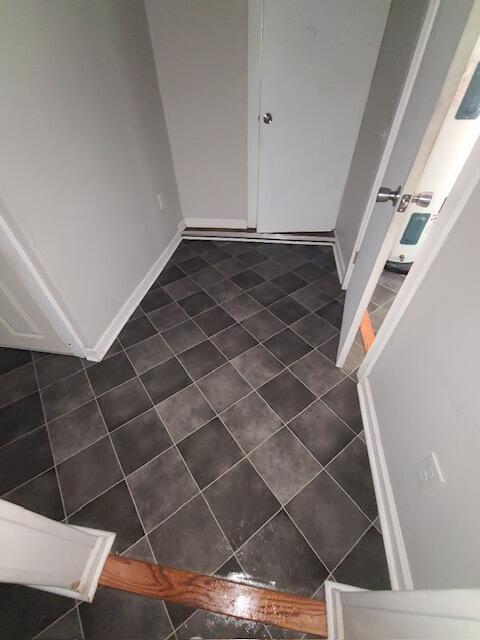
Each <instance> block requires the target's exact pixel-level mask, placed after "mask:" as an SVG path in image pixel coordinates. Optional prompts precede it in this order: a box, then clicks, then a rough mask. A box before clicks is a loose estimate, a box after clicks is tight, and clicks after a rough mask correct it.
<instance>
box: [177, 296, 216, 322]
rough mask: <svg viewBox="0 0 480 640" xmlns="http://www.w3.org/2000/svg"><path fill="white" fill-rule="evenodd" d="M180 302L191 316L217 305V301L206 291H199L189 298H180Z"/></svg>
mask: <svg viewBox="0 0 480 640" xmlns="http://www.w3.org/2000/svg"><path fill="white" fill-rule="evenodd" d="M178 304H179V305H180V306H181V307H182V309H183V310H184V311H186V312H187V313H188V315H189V316H190V317H193V316H197V315H198V314H199V313H202V311H206V310H207V309H211V308H212V307H214V306H215V305H216V302H215V300H214V299H213V298H211V297H210V296H209V295H208V294H207V293H205V291H198V292H197V293H194V294H192V295H191V296H188V297H187V298H183V300H179V301H178Z"/></svg>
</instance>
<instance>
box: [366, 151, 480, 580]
mask: <svg viewBox="0 0 480 640" xmlns="http://www.w3.org/2000/svg"><path fill="white" fill-rule="evenodd" d="M472 157H473V161H472V164H471V165H470V167H469V170H468V171H469V173H470V174H472V173H473V174H476V186H475V188H474V190H473V192H472V194H471V195H470V196H469V197H468V198H467V199H466V204H465V208H464V209H463V212H462V213H461V216H460V218H459V220H458V221H457V222H456V224H455V226H454V228H453V230H452V232H451V233H450V235H449V236H448V239H447V241H446V242H445V244H444V245H443V246H442V248H441V250H440V252H439V254H438V255H437V257H436V258H435V259H434V261H433V264H432V266H431V268H430V270H429V271H428V273H427V275H426V276H425V278H424V280H423V281H422V283H421V284H420V286H419V288H418V290H417V291H416V293H415V295H414V297H413V299H412V301H411V303H410V305H409V306H408V308H407V310H406V312H405V314H404V315H403V316H402V318H401V320H400V322H399V324H398V325H397V327H396V328H395V329H394V331H393V334H392V336H391V338H390V340H389V342H388V343H387V345H386V346H385V348H384V350H383V352H382V353H381V355H380V357H379V360H378V361H377V362H376V364H375V365H374V367H373V369H372V371H371V372H370V374H369V376H368V379H369V382H370V385H371V389H372V393H373V397H374V399H375V411H376V414H377V419H378V423H379V429H380V434H381V439H382V443H383V447H384V451H385V456H386V461H387V465H388V470H389V474H390V479H391V482H392V488H393V494H394V498H395V503H396V507H397V510H398V516H399V521H400V525H401V530H402V533H403V537H404V541H405V547H406V552H407V556H408V560H409V564H410V569H411V573H412V578H413V584H414V587H415V588H416V589H421V588H459V587H472V588H473V587H475V588H478V585H479V576H480V555H479V552H478V541H479V539H480V509H479V486H480V465H479V452H480V428H479V426H480V418H479V416H480V400H479V389H478V378H479V376H478V372H479V365H480V349H479V341H478V328H479V326H480V296H479V295H478V237H479V234H480V217H479V215H478V213H479V209H480V172H479V170H478V167H479V162H480V144H477V146H476V150H475V151H474V152H473V153H472ZM461 180H462V183H461V184H458V185H457V186H456V187H454V190H453V191H452V193H451V194H450V196H449V200H447V203H446V205H445V207H444V210H443V211H442V213H441V214H440V215H441V216H448V215H449V211H450V209H449V203H450V205H451V203H453V202H456V201H459V200H460V201H461V200H462V199H463V198H464V197H465V196H464V194H467V193H468V191H467V187H468V186H469V180H468V174H467V178H466V179H465V178H461ZM437 231H438V228H435V229H434V231H432V235H431V236H430V237H429V239H428V241H427V244H426V245H425V248H424V251H428V250H429V246H428V242H432V241H433V239H434V237H435V235H436V233H437ZM415 267H417V265H415ZM415 267H414V268H415ZM431 452H435V453H436V454H437V457H438V460H439V463H440V467H441V469H442V472H443V474H444V477H445V484H442V485H440V486H437V487H435V488H432V489H430V490H429V491H426V492H422V491H421V490H420V488H419V485H418V482H417V478H416V471H415V467H416V465H417V464H418V463H419V462H420V461H422V460H423V459H424V458H425V457H427V456H428V455H429V454H430V453H431Z"/></svg>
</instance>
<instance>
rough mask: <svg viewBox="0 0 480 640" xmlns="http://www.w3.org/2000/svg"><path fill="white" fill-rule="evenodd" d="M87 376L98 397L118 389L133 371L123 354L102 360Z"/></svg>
mask: <svg viewBox="0 0 480 640" xmlns="http://www.w3.org/2000/svg"><path fill="white" fill-rule="evenodd" d="M87 374H88V377H89V379H90V382H91V384H92V387H93V390H94V392H95V395H97V396H99V395H100V394H102V393H105V392H106V391H110V389H113V388H114V387H118V385H119V384H122V382H126V381H127V380H130V378H133V377H135V369H134V368H133V367H132V365H131V364H130V361H129V359H128V358H127V356H126V355H125V354H124V353H117V354H116V355H115V356H112V357H111V358H108V360H103V361H102V362H98V363H97V364H95V365H93V367H89V368H88V369H87ZM47 414H48V411H47ZM47 417H48V415H47Z"/></svg>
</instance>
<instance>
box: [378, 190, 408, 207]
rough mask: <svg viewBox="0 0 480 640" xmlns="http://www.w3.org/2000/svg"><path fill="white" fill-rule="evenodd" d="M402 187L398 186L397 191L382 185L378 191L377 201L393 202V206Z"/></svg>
mask: <svg viewBox="0 0 480 640" xmlns="http://www.w3.org/2000/svg"><path fill="white" fill-rule="evenodd" d="M401 190H402V187H400V186H399V187H397V188H396V189H395V191H394V190H393V189H389V188H388V187H380V189H379V190H378V193H377V202H391V203H392V205H393V206H395V205H396V204H397V200H398V199H399V197H400V192H401Z"/></svg>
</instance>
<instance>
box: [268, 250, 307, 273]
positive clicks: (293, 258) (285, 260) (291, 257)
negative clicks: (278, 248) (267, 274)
mask: <svg viewBox="0 0 480 640" xmlns="http://www.w3.org/2000/svg"><path fill="white" fill-rule="evenodd" d="M275 260H276V261H277V262H279V263H280V264H283V265H284V266H285V267H288V268H289V269H294V268H295V267H298V266H299V265H300V264H302V263H303V262H305V260H304V259H303V256H300V255H298V254H297V253H294V252H292V251H289V252H288V253H284V254H283V255H281V256H276V257H275Z"/></svg>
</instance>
